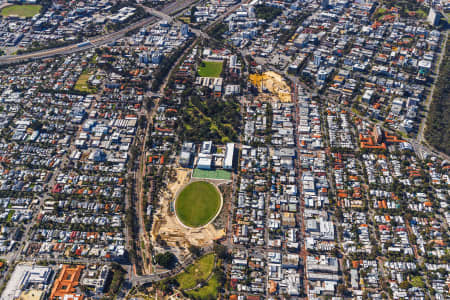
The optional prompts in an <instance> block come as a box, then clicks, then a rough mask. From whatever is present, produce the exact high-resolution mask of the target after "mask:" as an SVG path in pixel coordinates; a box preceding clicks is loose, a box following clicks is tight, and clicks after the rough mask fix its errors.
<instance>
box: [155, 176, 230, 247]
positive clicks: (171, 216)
mask: <svg viewBox="0 0 450 300" xmlns="http://www.w3.org/2000/svg"><path fill="white" fill-rule="evenodd" d="M190 173H191V170H186V169H181V168H180V169H177V176H176V178H177V180H176V181H175V182H171V183H169V184H168V187H167V189H166V190H165V191H164V192H163V194H162V196H161V197H160V200H159V201H160V203H159V209H158V210H157V211H156V214H155V219H154V222H153V228H152V234H151V235H152V240H153V241H156V237H157V236H158V235H159V236H160V237H161V239H163V240H165V241H166V242H167V245H168V246H170V247H183V248H185V249H187V248H188V247H189V245H195V246H200V247H202V246H206V245H208V244H211V242H212V241H213V240H217V239H220V238H222V237H223V236H224V234H225V233H224V230H217V229H216V228H215V227H214V225H213V224H212V223H211V224H208V225H207V226H206V227H202V228H198V229H196V228H187V227H185V226H183V225H181V224H180V222H179V221H178V220H177V217H176V216H175V211H174V204H173V203H174V200H175V197H176V195H177V192H178V190H179V189H181V188H182V187H183V186H185V185H186V184H187V183H189V181H190Z"/></svg>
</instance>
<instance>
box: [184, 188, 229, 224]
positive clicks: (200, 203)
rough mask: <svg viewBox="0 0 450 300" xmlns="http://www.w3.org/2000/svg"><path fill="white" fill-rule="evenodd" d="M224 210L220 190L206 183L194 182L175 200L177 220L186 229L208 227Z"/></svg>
mask: <svg viewBox="0 0 450 300" xmlns="http://www.w3.org/2000/svg"><path fill="white" fill-rule="evenodd" d="M221 209H222V195H221V193H220V191H219V190H218V188H217V187H216V186H215V185H213V184H211V183H209V182H206V181H194V182H191V183H189V184H187V185H186V186H184V187H183V189H182V190H181V191H180V192H179V193H178V195H177V197H176V199H175V214H176V217H177V220H178V221H179V222H180V223H181V224H182V225H183V226H185V227H189V228H200V227H204V226H206V225H208V224H209V223H211V222H212V221H214V219H215V218H216V217H217V215H218V214H219V213H220V210H221Z"/></svg>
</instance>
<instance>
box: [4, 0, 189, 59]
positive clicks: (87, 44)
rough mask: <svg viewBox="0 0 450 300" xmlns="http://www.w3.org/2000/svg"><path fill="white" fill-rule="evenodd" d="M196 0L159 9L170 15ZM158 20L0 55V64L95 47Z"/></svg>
mask: <svg viewBox="0 0 450 300" xmlns="http://www.w3.org/2000/svg"><path fill="white" fill-rule="evenodd" d="M196 1H197V0H188V1H176V2H172V3H169V4H167V5H166V6H164V7H163V8H162V9H161V13H162V14H164V15H166V14H167V15H170V14H174V13H177V12H179V11H180V10H183V9H185V8H187V7H189V6H190V5H192V4H193V3H195V2H196ZM157 21H158V18H157V17H155V16H151V17H148V18H145V19H142V20H140V21H138V22H135V23H133V24H130V25H129V26H127V27H125V28H123V29H121V30H119V31H116V32H113V33H110V34H106V35H101V36H97V37H93V38H91V39H89V40H86V41H83V42H82V43H76V44H71V45H68V46H64V47H60V48H52V49H46V50H41V51H36V52H31V53H26V54H22V55H6V56H1V57H0V65H9V64H15V63H21V62H26V61H29V60H35V59H42V58H48V57H52V56H57V55H61V54H65V55H67V54H72V53H76V52H80V51H85V50H88V49H92V48H96V47H99V46H102V45H105V44H109V43H112V42H114V41H116V40H118V39H120V38H122V37H124V36H125V35H126V34H127V33H128V32H130V31H133V30H135V29H138V28H141V27H143V26H147V25H150V24H153V23H155V22H157Z"/></svg>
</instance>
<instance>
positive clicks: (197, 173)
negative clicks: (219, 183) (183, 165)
mask: <svg viewBox="0 0 450 300" xmlns="http://www.w3.org/2000/svg"><path fill="white" fill-rule="evenodd" d="M192 177H194V178H206V179H220V180H231V172H229V171H225V170H200V169H194V172H193V173H192Z"/></svg>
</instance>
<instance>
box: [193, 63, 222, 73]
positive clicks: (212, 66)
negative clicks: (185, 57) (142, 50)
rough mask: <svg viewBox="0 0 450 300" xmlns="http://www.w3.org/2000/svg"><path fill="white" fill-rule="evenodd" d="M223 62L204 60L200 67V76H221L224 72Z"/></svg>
mask: <svg viewBox="0 0 450 300" xmlns="http://www.w3.org/2000/svg"><path fill="white" fill-rule="evenodd" d="M222 67H223V62H222V61H221V62H216V61H205V60H204V61H202V63H201V64H200V66H199V68H198V75H199V76H200V77H220V74H221V73H222Z"/></svg>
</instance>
